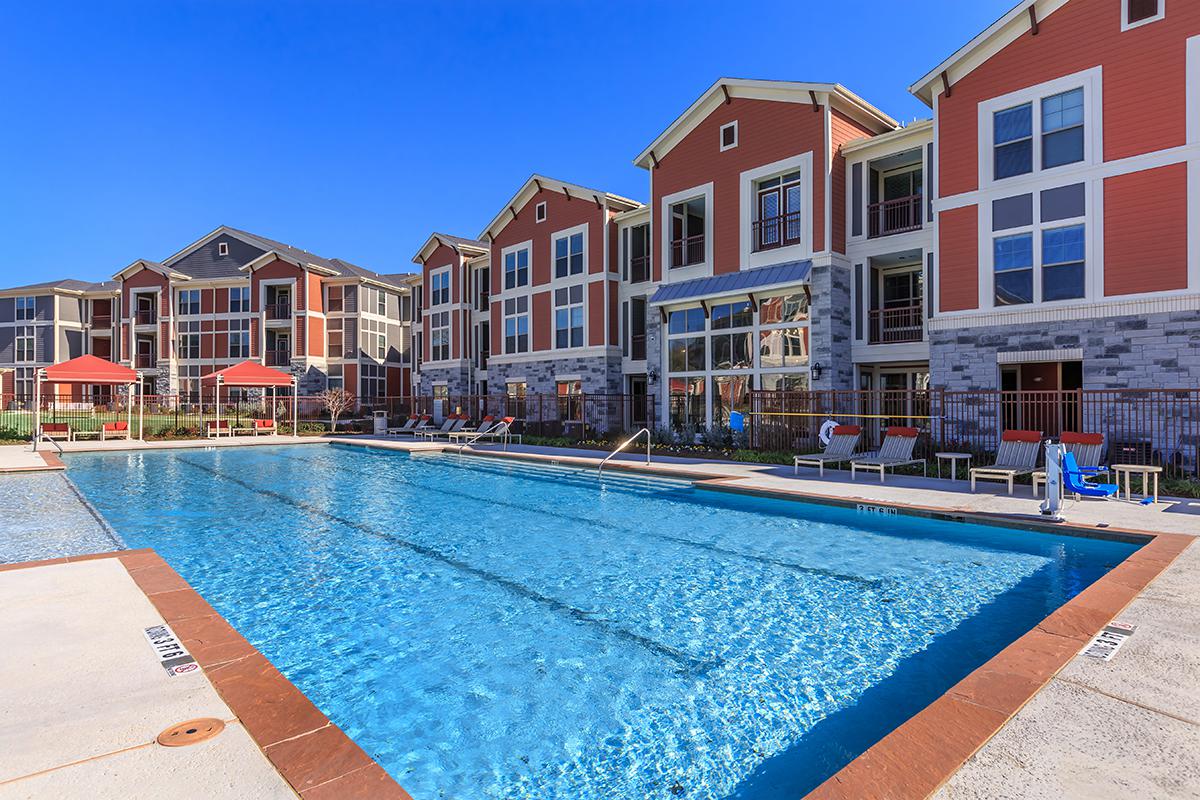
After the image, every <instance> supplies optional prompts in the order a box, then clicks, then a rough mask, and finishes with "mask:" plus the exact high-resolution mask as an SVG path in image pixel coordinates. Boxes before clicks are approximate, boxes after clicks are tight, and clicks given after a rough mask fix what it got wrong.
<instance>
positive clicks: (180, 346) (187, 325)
mask: <svg viewBox="0 0 1200 800" xmlns="http://www.w3.org/2000/svg"><path fill="white" fill-rule="evenodd" d="M181 299H182V298H181ZM181 313H182V312H181ZM178 327H179V335H178V339H177V348H176V357H177V358H199V357H200V323H199V322H180V323H179V325H178Z"/></svg>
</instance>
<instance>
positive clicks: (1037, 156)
mask: <svg viewBox="0 0 1200 800" xmlns="http://www.w3.org/2000/svg"><path fill="white" fill-rule="evenodd" d="M1035 108H1036V113H1035ZM1084 112H1085V108H1084V92H1083V88H1082V87H1079V88H1075V89H1071V90H1069V91H1066V92H1059V93H1057V94H1053V95H1049V96H1047V97H1042V98H1040V99H1038V100H1037V101H1036V102H1032V101H1031V102H1027V103H1022V104H1020V105H1016V106H1013V107H1011V108H1006V109H1003V110H1001V111H996V112H994V113H993V114H992V149H993V156H992V177H993V179H995V180H1001V179H1003V178H1011V177H1014V176H1016V175H1028V174H1030V173H1032V172H1034V171H1036V170H1039V169H1052V168H1053V167H1061V166H1063V165H1065V164H1074V163H1077V162H1080V161H1083V160H1084V155H1085V142H1084V134H1085V119H1084ZM1039 140H1040V146H1038V147H1035V146H1034V143H1035V141H1039Z"/></svg>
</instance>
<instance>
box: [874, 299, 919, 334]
mask: <svg viewBox="0 0 1200 800" xmlns="http://www.w3.org/2000/svg"><path fill="white" fill-rule="evenodd" d="M923 310H924V306H922V305H921V304H917V305H913V306H900V307H899V308H873V309H871V310H870V312H869V316H868V320H869V321H870V339H869V341H870V343H871V344H902V343H904V342H919V341H921V340H922V339H923V338H924V335H925V328H924V325H923V324H922V322H923V320H922V315H923Z"/></svg>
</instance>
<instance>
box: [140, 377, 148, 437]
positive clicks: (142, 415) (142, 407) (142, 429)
mask: <svg viewBox="0 0 1200 800" xmlns="http://www.w3.org/2000/svg"><path fill="white" fill-rule="evenodd" d="M145 414H146V387H145V385H144V384H143V383H142V382H141V381H138V441H139V442H144V441H146V417H145Z"/></svg>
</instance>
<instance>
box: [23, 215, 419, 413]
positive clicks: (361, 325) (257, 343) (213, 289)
mask: <svg viewBox="0 0 1200 800" xmlns="http://www.w3.org/2000/svg"><path fill="white" fill-rule="evenodd" d="M419 285H420V276H414V275H411V274H408V273H402V274H391V275H384V274H379V273H376V272H372V271H371V270H367V269H364V268H362V267H358V266H355V265H354V264H351V263H349V262H347V261H344V260H341V259H337V258H324V257H322V256H318V255H315V254H313V253H310V252H307V251H305V250H301V249H299V248H296V247H293V246H291V245H287V244H284V243H282V242H278V241H275V240H273V239H268V238H266V237H262V236H258V235H256V234H251V233H248V232H246V231H242V230H237V229H235V228H229V227H225V226H222V227H220V228H217V229H216V230H214V231H212V232H211V233H209V234H207V235H206V236H204V237H202V238H200V239H198V240H197V241H195V242H192V243H191V244H189V245H188V246H186V247H184V248H183V249H182V250H180V251H179V252H177V253H175V254H173V255H171V256H170V257H169V258H167V259H165V260H163V261H161V262H157V261H149V260H146V259H139V260H137V261H135V262H133V263H132V264H130V265H129V266H128V267H126V268H125V269H123V270H121V271H120V272H119V273H117V274H116V275H115V276H114V280H112V281H109V282H105V283H99V284H88V283H84V282H82V281H75V280H64V281H57V282H54V283H48V284H39V285H36V286H28V287H19V288H15V289H8V290H5V291H2V292H0V367H6V366H10V365H11V366H12V367H13V369H14V372H13V376H14V381H13V387H12V391H14V392H15V393H16V394H18V395H24V394H30V393H32V389H33V375H34V374H35V370H36V369H37V368H38V367H44V366H48V365H49V364H53V363H56V362H59V361H64V360H66V359H69V358H73V357H75V356H77V355H82V354H84V353H91V354H94V355H97V356H100V357H102V358H107V359H110V360H112V361H114V362H118V363H121V364H125V365H126V366H131V367H133V368H135V369H137V370H138V371H139V372H140V373H141V374H142V377H143V385H142V387H141V388H142V389H143V390H144V391H145V393H146V394H154V395H178V396H180V397H181V398H185V399H191V400H199V399H200V379H201V378H202V377H203V376H204V375H207V374H209V373H211V372H215V371H216V370H219V369H222V368H224V367H227V366H230V365H232V364H235V363H238V362H240V361H243V360H245V359H255V360H259V361H261V362H262V363H264V364H266V365H268V366H272V367H276V368H280V369H285V370H287V371H290V372H292V373H293V374H295V375H297V376H298V377H299V379H300V383H299V386H300V392H301V393H302V394H312V393H315V392H317V391H320V390H322V389H324V388H326V387H344V388H346V389H348V390H349V391H351V392H352V393H354V394H355V395H356V396H357V397H359V398H360V399H361V400H364V401H371V400H376V399H379V398H383V397H400V396H405V395H409V394H411V393H412V391H413V373H414V369H415V366H416V364H415V356H414V353H413V350H412V346H411V341H412V330H411V328H412V319H413V316H414V287H419ZM75 391H76V392H77V393H78V392H79V391H81V390H78V389H77V390H75ZM107 391H108V390H107V389H103V388H101V387H96V389H95V392H96V393H101V392H107ZM98 399H99V398H98Z"/></svg>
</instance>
